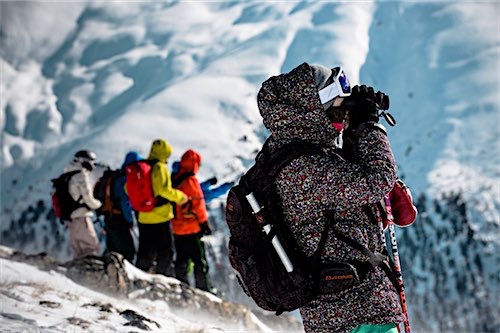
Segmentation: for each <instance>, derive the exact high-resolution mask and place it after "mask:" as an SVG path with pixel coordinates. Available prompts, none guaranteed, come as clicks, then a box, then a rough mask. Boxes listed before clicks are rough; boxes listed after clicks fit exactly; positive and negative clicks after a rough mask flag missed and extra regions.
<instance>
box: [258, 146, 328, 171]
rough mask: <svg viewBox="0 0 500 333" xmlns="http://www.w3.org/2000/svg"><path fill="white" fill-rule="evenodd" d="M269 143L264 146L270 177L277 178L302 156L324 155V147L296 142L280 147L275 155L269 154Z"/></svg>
mask: <svg viewBox="0 0 500 333" xmlns="http://www.w3.org/2000/svg"><path fill="white" fill-rule="evenodd" d="M268 142H269V141H266V143H265V144H264V146H263V149H262V151H261V154H263V155H264V156H263V158H264V164H265V165H267V166H269V168H268V170H269V175H270V176H271V177H273V178H275V177H277V176H278V174H279V173H280V171H281V170H282V169H283V168H284V167H286V166H287V165H288V164H290V163H291V162H292V161H293V160H295V159H296V158H298V157H300V156H302V155H316V154H323V149H322V148H323V147H322V146H320V145H317V144H314V143H310V142H306V141H294V142H291V143H288V144H286V145H284V146H281V147H279V148H278V149H277V150H276V151H274V152H273V153H269V145H268Z"/></svg>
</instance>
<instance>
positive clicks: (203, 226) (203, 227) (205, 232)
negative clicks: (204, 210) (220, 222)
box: [200, 222, 212, 236]
mask: <svg viewBox="0 0 500 333" xmlns="http://www.w3.org/2000/svg"><path fill="white" fill-rule="evenodd" d="M200 228H201V231H200V234H201V235H203V236H209V235H211V234H212V229H210V226H209V225H208V222H202V223H200Z"/></svg>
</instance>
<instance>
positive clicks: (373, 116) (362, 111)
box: [343, 85, 389, 129]
mask: <svg viewBox="0 0 500 333" xmlns="http://www.w3.org/2000/svg"><path fill="white" fill-rule="evenodd" d="M343 105H345V106H346V107H347V109H348V110H349V112H348V114H347V122H348V124H349V127H350V128H352V129H357V128H358V127H359V125H361V124H362V123H364V122H367V121H373V122H378V119H379V117H378V110H379V109H380V110H387V109H388V108H389V96H387V95H386V94H384V93H383V92H381V91H377V92H375V91H374V90H373V88H372V87H368V86H366V85H361V86H354V87H353V88H352V93H351V96H349V97H346V99H345V100H344V103H343Z"/></svg>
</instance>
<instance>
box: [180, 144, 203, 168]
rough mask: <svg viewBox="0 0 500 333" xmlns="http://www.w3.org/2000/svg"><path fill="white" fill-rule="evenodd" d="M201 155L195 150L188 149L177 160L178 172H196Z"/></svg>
mask: <svg viewBox="0 0 500 333" xmlns="http://www.w3.org/2000/svg"><path fill="white" fill-rule="evenodd" d="M200 163H201V156H200V154H198V153H197V152H196V151H194V150H192V149H189V150H187V151H186V152H185V153H184V154H183V155H182V157H181V161H180V162H179V173H185V172H192V173H195V174H196V173H197V172H198V169H199V168H200Z"/></svg>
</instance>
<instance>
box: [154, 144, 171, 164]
mask: <svg viewBox="0 0 500 333" xmlns="http://www.w3.org/2000/svg"><path fill="white" fill-rule="evenodd" d="M172 151H173V149H172V146H170V144H169V143H168V142H167V141H165V140H163V139H157V140H155V141H153V143H152V144H151V150H150V151H149V156H148V160H158V161H160V162H165V161H166V160H167V158H169V157H170V155H171V154H172Z"/></svg>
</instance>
